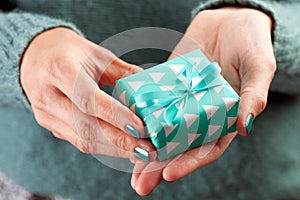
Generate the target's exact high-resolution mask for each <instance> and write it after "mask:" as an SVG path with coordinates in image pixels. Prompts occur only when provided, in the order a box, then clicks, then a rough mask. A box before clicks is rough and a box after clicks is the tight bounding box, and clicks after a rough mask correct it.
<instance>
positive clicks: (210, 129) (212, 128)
mask: <svg viewBox="0 0 300 200" xmlns="http://www.w3.org/2000/svg"><path fill="white" fill-rule="evenodd" d="M220 127H221V126H211V125H210V126H208V131H207V132H208V137H210V136H212V135H213V134H214V133H215V132H217V130H219V129H220Z"/></svg>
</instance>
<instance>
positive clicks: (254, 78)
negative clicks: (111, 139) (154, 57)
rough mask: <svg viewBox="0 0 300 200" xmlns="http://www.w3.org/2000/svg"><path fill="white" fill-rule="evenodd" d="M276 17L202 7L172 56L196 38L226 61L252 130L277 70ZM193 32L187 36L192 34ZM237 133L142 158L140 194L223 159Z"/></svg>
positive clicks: (241, 122) (242, 121)
mask: <svg viewBox="0 0 300 200" xmlns="http://www.w3.org/2000/svg"><path fill="white" fill-rule="evenodd" d="M271 32H272V19H271V18H270V17H269V16H268V15H266V14H265V13H263V12H261V11H259V10H255V9H250V8H236V7H224V8H220V9H215V10H205V11H201V12H200V13H198V15H197V16H196V17H195V18H194V20H193V21H192V23H191V24H190V26H189V27H188V29H187V31H186V33H185V37H184V38H183V39H182V40H181V41H180V43H179V44H178V46H177V47H176V48H175V50H174V51H173V54H172V55H171V56H170V58H173V57H175V56H176V55H182V54H185V53H188V52H190V51H192V50H194V49H196V48H197V47H195V46H197V45H190V44H191V43H190V42H187V41H188V40H191V39H192V40H194V41H195V42H196V43H197V44H198V45H199V46H201V47H202V49H203V50H204V52H205V53H206V54H207V55H208V56H209V57H210V58H211V59H212V60H213V61H217V62H218V63H219V64H220V66H221V67H222V75H223V76H224V77H225V79H226V80H227V81H228V82H229V83H230V85H231V86H232V87H233V89H234V90H235V91H236V92H237V93H238V94H239V95H240V97H241V101H240V106H239V114H238V119H237V132H238V133H239V134H240V135H243V136H246V135H248V134H249V133H250V128H251V124H252V119H251V118H252V117H253V118H255V117H256V116H257V115H259V114H260V113H261V112H262V111H263V110H264V109H265V107H266V105H267V96H268V91H269V87H270V83H271V81H272V79H273V76H274V73H275V70H276V61H275V57H274V53H273V47H272V38H271V37H272V36H271V35H272V34H271ZM186 38H187V39H186ZM237 132H236V133H232V134H229V135H227V136H225V137H222V138H221V139H219V140H218V141H215V142H211V143H208V144H205V145H203V146H202V147H198V148H195V149H192V150H189V151H187V152H185V153H183V154H182V155H180V156H178V157H176V158H175V159H173V160H168V161H165V162H157V161H155V162H151V163H142V162H139V163H136V165H135V170H134V173H133V175H132V180H131V184H132V187H133V188H134V189H135V190H136V192H137V193H138V194H140V195H147V194H149V193H150V192H151V191H152V190H153V189H154V188H155V187H157V186H158V185H159V183H160V182H161V181H162V180H166V181H176V180H178V179H180V178H182V177H184V176H186V175H188V174H190V173H192V172H193V171H195V170H197V169H199V168H201V167H203V166H205V165H207V164H209V163H212V162H213V161H215V160H217V159H218V158H219V157H220V156H221V155H222V154H223V153H224V151H225V150H226V148H227V147H228V146H229V144H230V143H231V141H232V140H233V138H234V137H235V136H236V134H237Z"/></svg>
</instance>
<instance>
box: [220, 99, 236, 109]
mask: <svg viewBox="0 0 300 200" xmlns="http://www.w3.org/2000/svg"><path fill="white" fill-rule="evenodd" d="M223 100H224V102H225V104H226V110H227V112H228V111H229V110H230V109H231V108H232V107H233V106H234V105H235V104H236V102H237V101H238V100H237V99H235V98H223Z"/></svg>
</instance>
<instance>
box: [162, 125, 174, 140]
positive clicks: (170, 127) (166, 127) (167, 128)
mask: <svg viewBox="0 0 300 200" xmlns="http://www.w3.org/2000/svg"><path fill="white" fill-rule="evenodd" d="M176 127H177V124H176V125H175V126H165V127H164V129H165V135H166V138H167V137H168V136H169V135H170V133H172V132H173V131H174V129H175V128H176Z"/></svg>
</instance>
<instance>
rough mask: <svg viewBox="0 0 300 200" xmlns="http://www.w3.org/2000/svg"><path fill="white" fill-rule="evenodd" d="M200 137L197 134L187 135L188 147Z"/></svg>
mask: <svg viewBox="0 0 300 200" xmlns="http://www.w3.org/2000/svg"><path fill="white" fill-rule="evenodd" d="M200 136H201V134H198V133H197V134H194V133H189V134H188V145H191V144H192V143H193V142H194V141H195V140H197V138H198V137H200Z"/></svg>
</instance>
